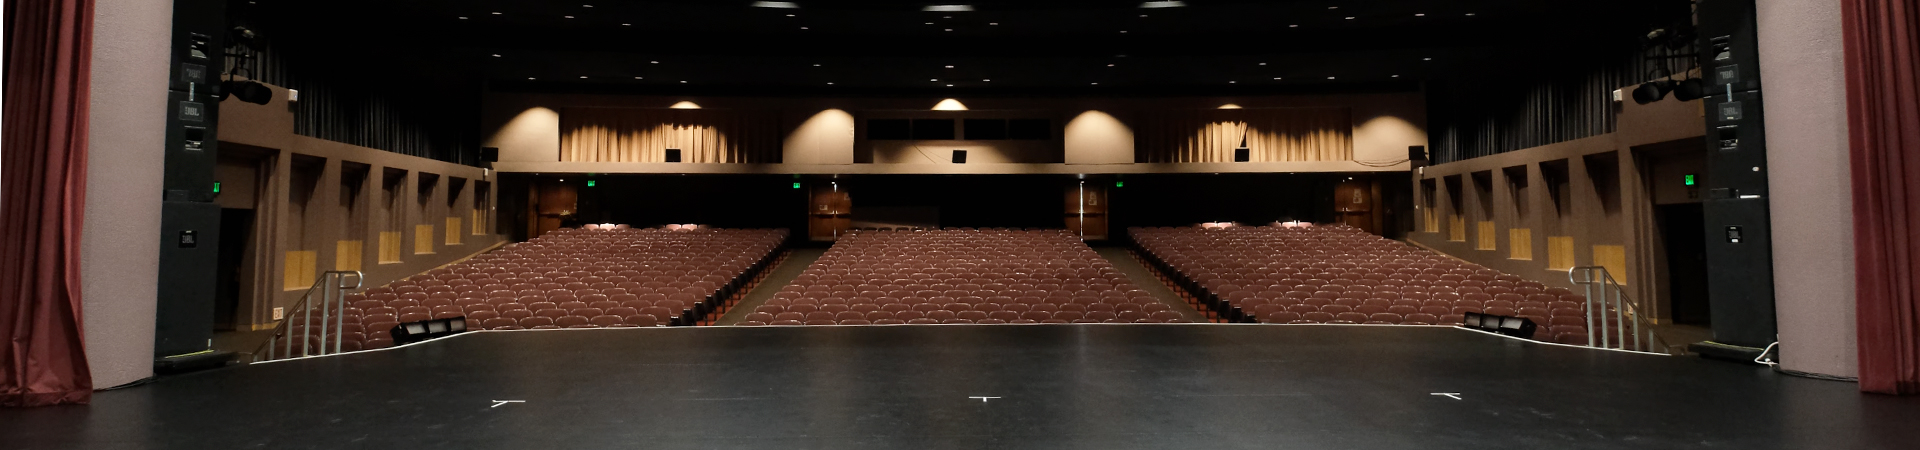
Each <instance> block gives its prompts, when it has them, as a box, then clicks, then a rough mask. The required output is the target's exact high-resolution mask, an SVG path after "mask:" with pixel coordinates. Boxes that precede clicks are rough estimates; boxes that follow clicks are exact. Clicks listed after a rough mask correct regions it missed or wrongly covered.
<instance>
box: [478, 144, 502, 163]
mask: <svg viewBox="0 0 1920 450" xmlns="http://www.w3.org/2000/svg"><path fill="white" fill-rule="evenodd" d="M480 162H481V163H493V162H500V147H480Z"/></svg>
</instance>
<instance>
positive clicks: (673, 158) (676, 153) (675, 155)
mask: <svg viewBox="0 0 1920 450" xmlns="http://www.w3.org/2000/svg"><path fill="white" fill-rule="evenodd" d="M667 162H680V149H677V148H670V149H667Z"/></svg>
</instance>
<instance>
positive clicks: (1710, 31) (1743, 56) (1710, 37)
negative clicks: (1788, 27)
mask: <svg viewBox="0 0 1920 450" xmlns="http://www.w3.org/2000/svg"><path fill="white" fill-rule="evenodd" d="M1753 2H1754V0H1700V1H1699V3H1698V5H1699V6H1698V8H1699V10H1698V14H1697V15H1698V16H1699V18H1700V25H1699V32H1700V42H1699V45H1698V47H1699V48H1700V67H1701V68H1702V70H1701V74H1703V75H1704V76H1705V77H1706V84H1707V86H1710V88H1709V89H1707V91H1708V92H1709V93H1711V92H1715V91H1719V92H1725V90H1726V89H1727V88H1726V86H1727V85H1733V90H1735V91H1751V90H1755V89H1760V49H1759V42H1760V37H1759V36H1760V35H1759V34H1758V33H1756V32H1755V30H1754V29H1755V22H1754V4H1753Z"/></svg>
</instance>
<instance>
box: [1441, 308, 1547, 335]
mask: <svg viewBox="0 0 1920 450" xmlns="http://www.w3.org/2000/svg"><path fill="white" fill-rule="evenodd" d="M1463 316H1464V317H1463V318H1462V319H1461V320H1460V322H1461V323H1460V326H1463V327H1467V328H1472V329H1476V330H1480V331H1485V332H1489V333H1498V334H1504V335H1507V336H1513V337H1517V338H1521V339H1533V333H1534V331H1536V330H1537V329H1538V328H1539V325H1536V324H1534V323H1533V320H1531V319H1527V318H1525V317H1511V316H1496V315H1493V314H1486V313H1477V312H1469V313H1466V314H1464V315H1463Z"/></svg>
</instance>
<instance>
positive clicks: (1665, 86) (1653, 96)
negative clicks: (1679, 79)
mask: <svg viewBox="0 0 1920 450" xmlns="http://www.w3.org/2000/svg"><path fill="white" fill-rule="evenodd" d="M1672 83H1673V82H1671V81H1664V80H1662V81H1649V82H1646V83H1642V84H1640V87H1636V88H1633V102H1634V103H1639V104H1642V105H1645V104H1648V103H1653V102H1657V101H1660V99H1663V98H1667V91H1668V90H1670V89H1672V86H1671V84H1672Z"/></svg>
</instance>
